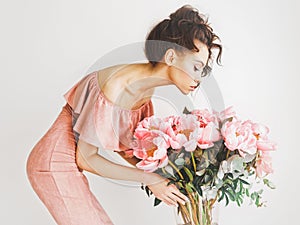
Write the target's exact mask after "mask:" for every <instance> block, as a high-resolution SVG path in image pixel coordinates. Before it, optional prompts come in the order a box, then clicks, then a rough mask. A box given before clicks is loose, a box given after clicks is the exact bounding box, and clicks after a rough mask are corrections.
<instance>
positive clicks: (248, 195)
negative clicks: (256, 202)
mask: <svg viewBox="0 0 300 225" xmlns="http://www.w3.org/2000/svg"><path fill="white" fill-rule="evenodd" d="M245 191H246V195H247V197H250V194H249V190H248V189H247V188H245Z"/></svg>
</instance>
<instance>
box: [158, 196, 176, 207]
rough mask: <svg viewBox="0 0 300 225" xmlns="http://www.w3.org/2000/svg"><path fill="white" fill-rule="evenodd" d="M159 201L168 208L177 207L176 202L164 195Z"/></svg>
mask: <svg viewBox="0 0 300 225" xmlns="http://www.w3.org/2000/svg"><path fill="white" fill-rule="evenodd" d="M161 200H162V201H163V202H164V203H166V204H167V205H169V206H178V204H177V202H176V201H174V200H173V199H172V198H170V197H169V196H167V195H164V196H163V197H162V198H161Z"/></svg>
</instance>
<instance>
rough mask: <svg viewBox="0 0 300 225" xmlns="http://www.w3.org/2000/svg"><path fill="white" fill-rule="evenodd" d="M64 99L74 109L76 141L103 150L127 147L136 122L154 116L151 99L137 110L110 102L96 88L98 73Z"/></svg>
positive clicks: (118, 149) (72, 90) (128, 147)
mask: <svg viewBox="0 0 300 225" xmlns="http://www.w3.org/2000/svg"><path fill="white" fill-rule="evenodd" d="M64 98H65V99H66V101H67V103H68V104H69V105H70V107H71V108H72V111H73V112H72V113H73V131H74V134H75V138H76V140H77V141H78V140H79V139H80V140H83V141H85V142H87V143H90V144H92V145H94V146H96V147H99V148H104V149H110V150H115V151H120V150H128V149H130V148H131V146H130V145H131V142H132V139H133V133H134V129H135V128H136V126H137V123H138V122H139V121H141V120H142V119H144V118H145V117H148V116H151V115H153V105H152V102H151V101H149V102H147V103H145V104H144V105H143V106H141V107H140V108H139V109H137V110H127V109H123V108H120V107H119V106H116V105H114V104H113V103H112V102H110V101H109V100H108V99H107V98H106V97H105V96H104V94H103V93H102V91H101V89H100V87H99V84H98V78H97V72H92V73H90V74H88V75H87V76H85V77H84V78H83V79H82V80H80V81H79V82H78V83H77V84H75V85H74V86H73V87H72V88H71V89H70V90H69V91H68V92H67V93H66V94H65V95H64Z"/></svg>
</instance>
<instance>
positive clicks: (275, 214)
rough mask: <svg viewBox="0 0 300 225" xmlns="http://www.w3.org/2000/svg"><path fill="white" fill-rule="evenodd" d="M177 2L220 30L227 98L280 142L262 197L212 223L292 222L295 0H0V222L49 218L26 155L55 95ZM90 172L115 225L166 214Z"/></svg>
mask: <svg viewBox="0 0 300 225" xmlns="http://www.w3.org/2000/svg"><path fill="white" fill-rule="evenodd" d="M185 3H189V4H192V5H193V6H195V7H197V8H199V9H200V10H201V11H203V12H204V13H205V14H208V15H209V18H210V21H211V24H212V26H213V27H214V30H215V32H216V33H217V34H218V35H219V36H220V37H221V39H222V43H223V45H224V55H223V67H215V72H214V77H215V79H216V80H217V82H218V85H219V86H220V89H221V91H222V95H223V97H224V100H225V103H226V105H234V106H235V107H236V109H237V111H238V112H240V114H241V115H242V116H243V117H245V118H251V119H253V120H257V121H260V122H263V123H265V124H267V125H268V126H269V127H270V128H271V137H272V138H273V139H274V140H276V141H277V142H278V144H279V149H278V151H277V152H276V153H275V154H273V155H274V169H275V174H274V175H272V179H273V181H274V182H275V184H276V185H277V189H276V190H275V191H267V192H266V195H265V198H266V200H268V207H266V208H262V209H256V208H255V207H254V206H247V205H244V206H243V207H242V208H237V207H235V206H230V207H227V208H221V209H220V210H219V211H220V212H219V224H220V225H237V224H243V225H253V224H261V225H275V224H276V225H286V224H298V223H299V222H298V221H297V211H296V208H297V206H298V203H297V201H298V200H299V197H297V196H298V191H297V189H298V185H299V176H298V171H299V169H300V168H299V164H298V162H299V160H298V159H299V157H300V153H299V150H298V143H297V138H298V136H297V134H298V125H299V119H298V115H299V100H298V98H299V87H298V86H299V85H298V83H299V78H298V77H297V76H298V75H299V72H298V64H299V63H298V58H297V56H298V52H297V51H299V50H300V48H299V47H300V46H299V40H300V34H299V16H297V15H296V13H297V12H299V10H300V7H299V2H298V1H297V0H286V1H278V0H265V1H259V0H251V1H245V0H236V1H234V0H226V1H216V0H198V1H179V0H177V1H174V0H165V1H159V0H153V1H138V0H136V1H134V0H127V1H116V0H111V1H96V0H85V1H83V0H82V1H79V0H73V1H71V0H52V1H44V0H39V1H38V0H23V1H21V0H10V1H1V3H0V27H1V35H0V59H1V76H0V87H1V88H0V93H1V101H2V102H1V110H0V129H1V130H0V140H1V153H2V154H1V156H2V157H1V158H2V160H1V161H2V164H1V168H2V170H1V172H2V173H1V177H2V178H1V180H2V182H1V186H0V187H1V189H0V190H1V191H0V196H1V198H0V199H1V201H0V205H1V209H0V218H1V220H2V221H1V222H0V223H1V224H14V225H17V224H18V225H19V224H26V225H40V224H49V225H50V224H55V223H54V222H53V219H52V218H51V217H50V216H49V214H48V212H47V211H46V209H45V207H44V206H43V205H42V204H41V202H40V201H39V200H38V198H37V196H36V195H35V193H34V192H33V191H32V189H31V187H30V186H29V183H28V181H27V179H26V176H25V160H26V157H27V155H28V154H29V152H30V150H31V148H32V147H33V145H34V144H35V143H36V141H37V140H38V139H39V138H40V137H41V136H42V135H43V133H44V132H45V131H46V130H47V129H48V128H49V126H50V125H51V124H52V122H53V121H54V119H55V117H56V116H57V114H58V113H59V111H60V109H61V107H62V105H63V104H64V100H63V98H62V95H63V94H64V93H65V91H66V90H67V89H69V88H70V87H71V86H72V85H73V84H74V83H75V82H76V81H77V80H78V79H80V78H81V77H82V76H83V75H84V73H85V71H86V70H87V69H88V68H89V67H90V66H91V65H92V64H93V63H94V62H95V61H96V60H97V59H98V58H100V57H101V56H102V55H104V54H105V53H107V52H110V51H111V50H112V49H115V48H117V47H119V46H123V45H126V44H130V43H133V42H137V41H143V40H144V38H145V35H146V33H147V32H148V30H149V28H150V26H152V25H153V24H154V23H156V22H158V21H160V20H161V19H164V18H165V17H166V16H167V15H169V14H170V13H171V12H173V11H174V10H175V9H177V8H179V7H180V6H182V5H183V4H185ZM88 177H89V178H90V183H91V186H92V189H93V190H94V192H95V194H96V196H97V198H98V199H99V201H100V202H101V203H102V205H103V206H104V207H105V208H106V210H107V212H108V214H109V215H110V216H111V217H112V220H113V221H114V223H115V224H116V225H129V224H130V225H134V224H136V225H138V224H139V225H140V224H142V225H153V224H159V225H173V224H174V217H173V211H172V209H171V208H169V207H167V206H163V205H161V206H159V207H157V208H154V207H152V200H151V199H148V198H147V197H146V195H145V193H144V192H143V191H141V190H140V189H139V188H137V187H129V186H128V185H119V184H118V183H113V182H110V181H107V180H105V179H103V178H101V177H96V176H93V175H90V174H88ZM132 217H135V218H136V219H132ZM287 220H289V222H288V223H287Z"/></svg>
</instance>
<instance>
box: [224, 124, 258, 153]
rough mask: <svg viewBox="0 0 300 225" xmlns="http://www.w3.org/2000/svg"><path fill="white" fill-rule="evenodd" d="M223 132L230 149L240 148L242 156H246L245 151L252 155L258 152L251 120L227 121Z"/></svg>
mask: <svg viewBox="0 0 300 225" xmlns="http://www.w3.org/2000/svg"><path fill="white" fill-rule="evenodd" d="M221 133H222V135H223V137H224V140H225V145H226V147H227V148H228V149H229V150H231V151H234V150H238V151H239V153H240V155H241V156H242V157H245V153H248V154H250V155H253V154H255V153H256V151H257V148H256V140H257V139H256V137H255V135H254V134H253V131H252V127H251V123H250V122H249V121H245V122H242V121H239V120H237V121H231V122H230V121H227V122H225V123H224V124H223V126H222V129H221Z"/></svg>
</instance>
